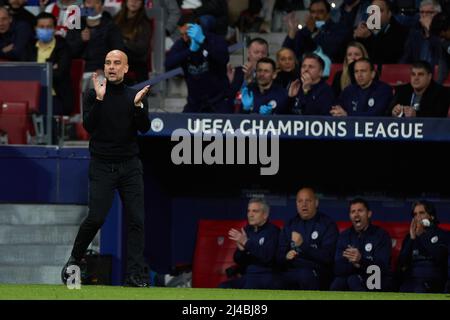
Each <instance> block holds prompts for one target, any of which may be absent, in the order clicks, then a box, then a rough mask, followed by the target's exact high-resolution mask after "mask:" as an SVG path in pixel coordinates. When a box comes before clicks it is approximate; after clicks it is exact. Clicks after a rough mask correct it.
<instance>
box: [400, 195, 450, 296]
mask: <svg viewBox="0 0 450 320" xmlns="http://www.w3.org/2000/svg"><path fill="white" fill-rule="evenodd" d="M437 224H438V221H437V216H436V209H435V207H434V205H433V204H432V203H431V202H429V201H425V200H423V201H417V202H416V203H414V205H413V219H412V221H411V226H410V230H409V234H408V235H406V237H405V240H404V241H403V245H402V249H401V251H400V255H399V258H398V265H397V276H398V280H399V282H400V292H417V293H428V292H434V293H438V292H443V291H444V286H445V282H446V280H447V272H448V271H447V263H448V261H447V259H448V244H447V242H446V235H445V233H444V231H443V230H442V229H440V228H438V227H437Z"/></svg>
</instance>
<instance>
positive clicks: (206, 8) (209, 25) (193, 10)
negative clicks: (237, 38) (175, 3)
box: [181, 0, 228, 36]
mask: <svg viewBox="0 0 450 320" xmlns="http://www.w3.org/2000/svg"><path fill="white" fill-rule="evenodd" d="M181 14H182V15H183V16H185V15H188V16H190V15H194V16H196V17H197V18H198V19H199V24H200V25H201V26H202V27H203V28H204V29H207V30H208V31H210V32H214V33H216V34H219V35H221V36H225V35H226V34H227V31H228V2H227V0H182V4H181Z"/></svg>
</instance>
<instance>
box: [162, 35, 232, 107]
mask: <svg viewBox="0 0 450 320" xmlns="http://www.w3.org/2000/svg"><path fill="white" fill-rule="evenodd" d="M205 37H206V39H205V41H204V42H203V44H202V45H201V47H200V49H199V50H198V51H197V52H192V51H190V50H189V43H187V42H185V41H184V40H183V39H179V40H177V41H176V42H175V44H174V45H173V46H172V48H171V49H170V51H169V52H168V53H167V55H166V62H165V67H166V70H171V69H175V68H178V67H182V68H183V71H184V76H185V77H186V84H187V87H188V98H187V100H188V104H187V106H186V109H188V110H198V111H201V109H202V108H203V107H205V106H206V105H214V104H216V103H217V102H219V101H223V100H225V99H226V98H227V95H228V94H229V87H230V84H229V81H228V78H227V63H228V61H229V59H230V56H229V54H228V47H227V43H226V41H225V39H224V38H223V37H221V36H218V35H215V34H212V33H206V34H205Z"/></svg>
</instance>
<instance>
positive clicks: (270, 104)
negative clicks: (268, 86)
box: [268, 100, 277, 109]
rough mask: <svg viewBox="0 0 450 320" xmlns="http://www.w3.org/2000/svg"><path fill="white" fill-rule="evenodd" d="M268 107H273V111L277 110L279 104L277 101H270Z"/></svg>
mask: <svg viewBox="0 0 450 320" xmlns="http://www.w3.org/2000/svg"><path fill="white" fill-rule="evenodd" d="M268 105H269V106H271V107H272V109H275V108H276V107H277V102H276V101H275V100H270V101H269V103H268Z"/></svg>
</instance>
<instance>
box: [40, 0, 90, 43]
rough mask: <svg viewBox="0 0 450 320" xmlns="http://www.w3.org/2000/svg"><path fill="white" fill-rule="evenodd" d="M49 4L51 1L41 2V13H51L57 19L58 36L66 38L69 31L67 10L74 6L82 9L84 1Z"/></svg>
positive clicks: (62, 1) (59, 0)
mask: <svg viewBox="0 0 450 320" xmlns="http://www.w3.org/2000/svg"><path fill="white" fill-rule="evenodd" d="M49 2H50V0H39V6H40V11H45V12H49V13H51V14H53V15H54V16H55V17H56V21H57V25H56V35H59V36H61V37H63V38H65V37H66V34H67V30H68V29H67V26H66V18H67V17H66V15H67V12H66V11H67V8H68V7H70V6H73V5H74V6H78V7H81V6H82V4H83V0H56V1H55V2H53V3H50V4H49V5H47V4H48V3H49ZM69 13H70V12H69Z"/></svg>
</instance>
